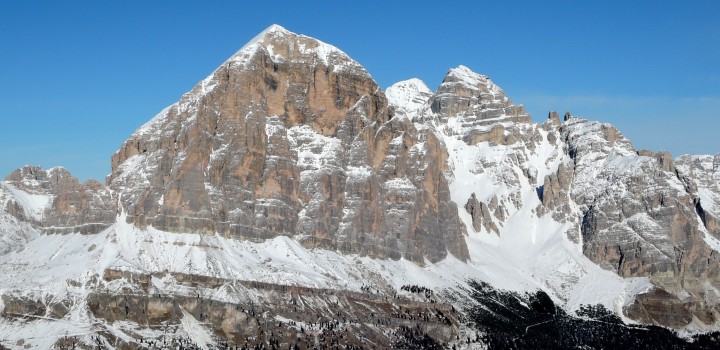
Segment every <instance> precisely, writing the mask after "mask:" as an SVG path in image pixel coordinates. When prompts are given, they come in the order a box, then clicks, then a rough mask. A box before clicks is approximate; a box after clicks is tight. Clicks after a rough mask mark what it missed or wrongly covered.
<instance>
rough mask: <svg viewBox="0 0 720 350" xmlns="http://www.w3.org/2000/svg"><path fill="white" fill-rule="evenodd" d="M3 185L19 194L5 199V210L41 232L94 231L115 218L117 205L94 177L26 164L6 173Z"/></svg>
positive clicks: (109, 223)
mask: <svg viewBox="0 0 720 350" xmlns="http://www.w3.org/2000/svg"><path fill="white" fill-rule="evenodd" d="M2 186H3V187H4V188H5V189H6V190H8V191H10V192H12V193H14V194H17V195H18V196H15V197H14V198H12V199H9V200H8V201H7V202H6V204H5V205H6V210H5V211H6V212H8V213H10V214H11V215H13V216H15V217H16V218H18V219H20V220H24V221H27V222H30V223H32V224H34V225H36V226H38V227H39V228H40V230H41V231H42V232H43V233H49V234H52V233H71V232H79V233H83V234H93V233H97V232H100V231H102V230H103V229H105V228H107V227H109V226H110V225H111V224H112V223H114V222H115V217H116V212H117V211H116V208H117V205H116V204H115V201H114V200H113V198H112V195H111V193H110V191H109V190H108V189H107V188H105V187H104V186H103V185H102V184H100V183H98V182H97V181H95V180H88V181H86V182H84V183H80V182H78V180H77V178H75V177H74V176H72V175H71V174H70V173H69V172H68V171H67V170H65V169H64V168H52V169H50V170H47V171H46V170H43V169H42V168H40V167H33V166H26V167H23V168H20V169H17V170H15V171H14V172H12V173H11V174H10V175H8V176H7V177H6V178H5V181H3V183H2Z"/></svg>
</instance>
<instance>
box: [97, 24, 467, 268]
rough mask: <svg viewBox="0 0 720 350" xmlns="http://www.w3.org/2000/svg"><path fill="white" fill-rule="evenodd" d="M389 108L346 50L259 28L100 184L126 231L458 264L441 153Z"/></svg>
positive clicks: (460, 242) (139, 137) (146, 131)
mask: <svg viewBox="0 0 720 350" xmlns="http://www.w3.org/2000/svg"><path fill="white" fill-rule="evenodd" d="M417 86H420V85H419V83H418V84H416V87H417ZM391 113H392V111H391V108H389V107H388V103H387V98H386V97H385V94H384V93H383V91H382V90H381V89H380V88H379V87H378V86H377V84H376V83H375V81H373V80H372V78H371V77H370V75H369V74H368V73H367V72H366V71H365V69H364V68H362V67H361V66H360V65H359V64H357V62H355V61H353V60H352V59H351V58H350V57H348V56H347V55H346V54H345V53H343V52H342V51H340V50H339V49H337V48H335V47H333V46H330V45H328V44H325V43H322V42H320V41H318V40H316V39H312V38H309V37H306V36H302V35H298V34H294V33H291V32H289V31H287V30H285V29H284V28H282V27H279V26H272V27H270V28H268V29H267V30H266V31H264V32H263V33H261V34H260V35H259V36H258V37H256V39H254V40H253V41H252V42H251V43H249V44H248V45H246V46H245V47H243V48H242V49H241V50H240V51H238V53H236V54H235V55H234V56H233V57H231V58H230V59H229V60H228V61H227V62H226V63H224V64H223V65H222V66H221V67H220V68H218V69H217V70H216V71H215V72H214V73H213V74H211V75H210V76H209V77H208V78H206V79H205V80H203V81H202V82H200V83H199V84H198V85H197V86H196V87H195V88H194V89H193V90H192V91H191V92H189V93H187V94H185V95H184V96H183V97H182V98H181V99H180V101H178V102H177V103H176V104H174V105H172V106H170V107H168V108H167V109H165V110H164V111H162V112H161V113H160V114H159V115H158V116H157V117H155V118H154V119H153V120H151V121H150V122H148V123H147V124H146V125H145V126H143V127H142V128H140V129H139V130H138V131H136V132H135V134H133V135H132V136H131V137H130V139H129V140H128V141H126V142H125V144H124V145H123V146H122V147H121V149H120V150H119V151H118V152H117V153H116V154H115V155H114V156H113V172H112V174H111V175H110V177H109V179H108V181H109V184H110V187H111V188H112V189H114V190H115V191H117V192H118V193H121V194H122V195H121V205H122V207H123V208H124V212H125V213H127V220H128V222H132V223H134V224H136V225H137V226H139V227H145V226H149V225H152V226H153V227H156V228H159V229H162V230H167V231H174V232H205V233H215V232H218V233H221V234H223V235H227V236H232V237H236V238H238V239H249V240H263V239H268V238H273V237H276V236H279V235H283V236H295V237H296V238H297V239H298V240H300V241H302V242H303V243H304V244H305V245H306V246H308V247H321V248H326V249H333V250H334V249H337V250H340V251H342V252H347V253H360V254H366V255H369V256H374V257H382V258H388V257H389V258H393V259H399V258H401V257H404V258H406V259H409V260H413V261H416V262H423V261H424V259H425V258H428V259H429V260H430V261H438V260H440V259H442V258H444V257H445V256H446V255H447V252H450V253H451V254H453V255H455V256H456V257H458V258H459V259H461V260H464V259H467V256H468V254H467V247H466V246H465V241H464V238H463V231H464V230H463V229H462V224H461V223H460V220H459V218H458V214H457V207H456V206H455V205H454V204H453V203H452V202H451V201H450V199H449V195H448V186H447V181H446V179H445V177H444V175H443V174H444V173H443V169H444V168H445V163H444V159H446V158H447V149H446V148H445V147H444V145H443V144H442V143H441V142H440V141H439V140H437V139H436V138H435V137H434V135H433V134H432V133H429V132H427V131H423V130H420V131H418V130H416V129H415V127H414V125H413V123H412V122H411V121H410V120H409V119H408V118H406V117H404V116H403V115H402V114H398V115H397V116H395V117H394V118H392V119H391Z"/></svg>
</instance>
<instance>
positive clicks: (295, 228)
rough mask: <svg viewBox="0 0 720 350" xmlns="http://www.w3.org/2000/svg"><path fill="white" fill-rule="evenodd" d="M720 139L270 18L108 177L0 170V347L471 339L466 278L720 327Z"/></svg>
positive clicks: (124, 151)
mask: <svg viewBox="0 0 720 350" xmlns="http://www.w3.org/2000/svg"><path fill="white" fill-rule="evenodd" d="M718 159H719V158H718V156H715V157H713V156H681V157H679V158H678V159H676V160H673V159H671V157H670V155H669V154H667V153H653V152H650V151H643V150H636V149H635V148H634V147H633V146H632V144H631V143H630V141H629V140H627V139H626V138H625V137H624V136H623V135H622V134H621V133H620V132H619V131H618V130H617V129H615V128H614V127H612V126H611V125H608V124H603V123H598V122H591V121H587V120H584V119H581V118H578V117H575V116H572V115H570V114H569V113H568V114H566V115H565V117H564V120H563V121H561V120H560V118H559V116H558V115H557V113H554V112H553V113H550V115H549V118H548V120H547V121H546V122H544V123H542V124H538V123H533V122H532V121H531V118H530V115H529V114H527V113H526V112H525V109H524V107H523V106H522V105H518V104H515V103H514V102H513V101H512V100H510V99H509V98H508V97H507V96H506V95H505V92H504V91H503V90H502V89H501V88H500V87H499V86H497V85H496V84H495V83H494V82H493V81H492V80H490V79H489V78H488V77H487V76H483V75H480V74H477V73H475V72H473V71H471V70H470V69H469V68H467V67H464V66H460V67H457V68H454V69H451V70H450V71H449V72H448V73H447V74H446V76H445V78H444V80H443V82H442V83H441V85H440V86H439V87H438V88H437V90H436V91H435V92H432V91H431V90H430V89H429V88H428V87H427V86H426V85H425V83H423V82H422V81H420V80H418V79H410V80H407V81H403V82H399V83H396V84H394V85H393V86H391V87H389V88H387V89H386V90H385V91H383V90H382V89H381V88H380V87H379V86H378V85H377V84H376V83H375V82H374V81H373V79H372V78H371V76H370V74H369V73H368V72H367V71H366V70H365V69H364V68H363V67H362V66H360V65H359V64H358V63H357V62H355V61H354V60H352V59H351V58H350V57H348V56H347V55H346V54H345V53H343V52H342V51H341V50H339V49H337V48H335V47H333V46H331V45H328V44H325V43H322V42H320V41H318V40H316V39H313V38H309V37H306V36H303V35H298V34H295V33H292V32H289V31H287V30H286V29H284V28H282V27H280V26H277V25H273V26H271V27H270V28H268V29H266V30H265V31H263V32H262V33H260V34H259V35H258V36H257V37H256V38H254V39H253V40H252V41H251V42H249V43H248V44H247V45H245V46H244V47H243V48H241V49H240V50H239V51H238V52H237V53H236V54H235V55H233V56H232V57H231V58H230V59H229V60H228V61H226V62H225V63H223V64H222V65H221V66H220V67H219V68H218V69H216V70H215V71H214V72H213V73H212V74H211V75H210V76H208V77H207V78H206V79H204V80H203V81H201V82H200V83H198V84H197V85H196V86H195V87H194V88H193V89H192V90H191V91H190V92H188V93H186V94H185V95H183V96H182V97H181V98H180V100H179V101H178V102H177V103H175V104H173V105H171V106H169V107H168V108H166V109H164V110H163V111H161V112H160V113H159V114H158V115H157V116H156V117H154V118H152V119H151V120H150V121H149V122H148V123H146V124H145V125H143V126H142V127H140V128H139V129H138V130H137V131H136V132H135V133H134V134H133V135H131V136H130V138H129V139H128V140H127V141H126V142H125V143H124V144H123V145H122V146H121V148H120V149H119V150H118V152H116V153H115V154H114V155H113V156H112V173H111V174H110V175H109V176H108V179H107V184H106V186H103V185H101V184H99V183H96V182H87V183H83V184H80V183H78V181H77V180H76V179H74V178H73V177H72V176H71V175H70V174H69V173H67V171H66V170H64V169H62V168H53V169H50V170H47V171H46V170H42V169H39V168H35V167H26V168H22V169H19V170H17V171H16V172H14V173H13V174H11V175H9V176H8V177H7V178H6V179H5V181H2V182H1V183H0V209H1V210H0V253H1V254H0V271H2V275H3V276H5V277H6V278H4V279H2V281H0V294H2V300H1V301H0V309H2V310H3V317H2V318H0V334H1V335H0V344H2V345H3V346H5V347H9V348H42V349H45V348H51V347H53V346H55V347H58V348H63V347H68V348H69V347H71V346H73V345H78V346H79V345H82V346H95V345H97V346H101V347H106V348H137V347H161V346H168V347H169V346H180V347H182V346H187V347H189V346H190V344H191V343H193V344H195V345H196V346H199V347H201V348H209V347H214V346H221V345H223V344H232V345H247V346H253V345H258V344H264V345H266V346H271V345H276V346H279V347H290V346H294V345H297V346H298V347H301V348H307V347H312V346H319V347H322V346H331V345H332V344H343V346H346V347H348V346H350V345H353V346H354V345H358V346H359V345H362V346H364V347H377V348H385V347H389V346H393V347H410V348H412V347H418V346H427V347H429V346H430V345H431V344H435V345H437V344H448V345H449V346H453V345H454V346H459V347H469V346H474V345H472V344H470V343H471V342H470V336H472V337H473V339H476V336H475V333H476V330H477V329H475V328H473V325H472V324H471V323H468V321H467V319H468V317H467V314H466V312H469V311H467V310H469V309H470V308H469V307H468V306H467V305H468V302H466V301H467V300H472V296H473V295H474V294H473V293H472V291H471V290H472V288H471V287H469V285H468V282H469V281H471V280H473V281H481V282H485V283H487V284H488V285H491V286H492V287H494V288H497V289H502V290H509V291H514V292H519V293H524V292H534V291H537V290H541V291H543V292H544V293H547V295H549V296H550V298H551V299H552V301H553V302H554V303H555V304H557V305H559V306H560V307H561V308H563V309H564V310H566V311H567V312H574V311H575V310H579V309H581V307H582V306H584V305H597V304H600V305H603V306H604V307H605V308H607V309H608V310H610V311H612V312H613V313H615V314H616V315H618V316H620V317H621V318H622V319H623V320H624V321H625V322H628V323H641V324H656V325H661V326H665V327H670V328H673V329H677V330H682V331H684V332H688V333H693V332H702V331H710V330H717V329H718V321H717V318H718V311H720V308H719V307H718V305H719V304H720V292H719V291H718V288H720V277H719V274H718V267H719V266H718V264H720V260H719V259H718V252H719V251H720V240H719V239H720V221H718V220H719V219H718V218H720V209H718V208H720V177H719V175H718V174H719V172H718V164H720V161H718ZM464 300H465V301H464ZM518 300H520V299H518ZM526 333H527V331H526ZM465 338H467V339H468V340H467V341H463V340H464V339H465ZM477 339H478V340H479V339H480V337H479V336H478V337H477ZM162 342H165V343H164V345H163V343H162ZM170 344H173V345H170Z"/></svg>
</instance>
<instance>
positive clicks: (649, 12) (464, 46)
mask: <svg viewBox="0 0 720 350" xmlns="http://www.w3.org/2000/svg"><path fill="white" fill-rule="evenodd" d="M0 6H2V11H0V47H1V50H2V51H0V82H2V84H0V177H4V176H5V174H8V173H9V172H10V171H12V170H13V169H15V168H17V167H20V166H22V165H24V164H37V165H41V166H43V167H51V166H57V165H62V166H64V167H66V168H68V169H69V170H70V171H71V172H72V173H73V174H75V175H76V176H78V177H79V178H80V179H82V180H84V179H89V178H95V179H99V180H101V181H102V180H103V179H104V177H105V175H107V174H108V173H109V172H110V155H111V154H112V153H113V152H114V151H116V150H117V149H118V148H119V146H120V145H121V144H122V142H123V141H124V140H125V139H126V138H127V137H128V136H129V135H130V134H131V133H132V132H133V131H134V130H135V129H136V128H138V127H139V126H140V125H142V124H143V123H144V122H145V121H147V120H149V119H150V118H152V117H153V116H154V115H155V114H156V113H157V112H159V111H160V110H161V109H162V108H164V107H165V106H167V105H169V104H172V103H173V102H175V101H176V100H177V99H178V98H179V97H180V96H181V95H182V94H183V93H184V92H186V91H188V90H190V89H191V88H192V86H193V85H194V84H195V83H196V82H198V81H199V80H201V79H203V78H204V77H205V76H207V75H208V74H209V73H210V72H212V71H213V70H214V69H215V68H216V67H217V66H219V65H220V64H221V63H222V62H223V61H224V60H225V59H227V58H228V57H230V56H231V55H232V54H233V53H234V52H235V51H237V50H238V49H239V48H240V47H242V46H243V44H244V43H245V42H247V41H248V40H250V39H251V38H252V37H253V36H255V35H256V34H257V33H258V32H260V31H262V30H263V29H264V28H266V27H267V26H269V25H271V24H273V23H277V24H280V25H282V26H284V27H285V28H287V29H289V30H291V31H294V32H297V33H302V34H306V35H309V36H313V37H316V38H318V39H320V40H322V41H325V42H328V43H330V44H333V45H335V46H338V47H339V48H340V49H342V50H343V51H345V52H347V53H348V54H349V55H350V56H351V57H353V58H354V59H355V60H357V61H358V62H360V63H361V64H362V65H364V66H365V68H367V70H368V71H369V72H370V74H372V75H373V77H374V78H375V80H376V81H377V82H378V83H379V84H380V85H381V86H382V87H383V88H385V87H387V86H389V85H390V84H392V83H393V82H396V81H399V80H404V79H408V78H412V77H418V78H420V79H423V80H424V81H425V82H426V83H427V84H428V85H429V86H430V88H431V89H435V88H436V87H437V85H438V84H439V83H440V81H441V80H442V78H443V76H444V75H445V73H446V72H447V70H448V69H450V68H452V67H456V66H458V65H461V64H463V65H466V66H468V67H470V68H471V69H473V70H474V71H476V72H478V73H482V74H486V75H489V76H490V77H491V78H492V79H493V80H494V81H495V82H496V83H498V85H500V86H501V87H503V88H504V89H505V91H506V93H507V94H508V95H509V96H510V98H511V99H513V100H514V101H515V102H517V103H522V104H525V105H526V107H527V109H528V111H529V112H530V113H532V114H533V117H534V119H535V120H537V121H541V120H543V119H544V118H545V116H546V115H547V112H548V111H549V110H557V111H558V112H560V113H561V114H562V113H564V112H565V111H571V112H573V114H576V115H581V116H584V117H587V118H589V119H594V120H601V121H604V122H610V123H613V124H615V125H616V126H617V127H618V128H619V129H620V130H621V131H622V132H623V133H624V134H625V135H626V136H628V137H629V138H630V139H631V140H632V141H633V142H634V143H635V144H636V146H637V147H639V148H647V149H652V150H660V149H665V150H669V151H670V152H671V153H672V154H673V155H679V154H682V153H717V152H719V151H720V140H719V139H718V135H720V123H718V120H720V20H718V18H720V1H686V2H679V1H567V2H553V1H503V2H499V1H492V2H489V1H467V2H466V1H450V2H442V3H441V2H424V1H413V2H409V1H408V2H400V1H387V2H383V1H364V2H357V1H341V2H331V1H273V2H272V3H267V2H262V3H261V2H239V1H214V2H210V1H114V2H111V1H73V2H60V1H45V2H43V1H13V0H2V1H0Z"/></svg>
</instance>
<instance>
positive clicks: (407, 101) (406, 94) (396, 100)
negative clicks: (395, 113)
mask: <svg viewBox="0 0 720 350" xmlns="http://www.w3.org/2000/svg"><path fill="white" fill-rule="evenodd" d="M385 96H386V97H387V99H388V104H389V105H391V106H394V107H396V108H397V109H398V110H399V111H401V112H402V113H405V114H406V115H407V116H413V115H415V114H417V113H418V112H419V111H421V110H422V109H423V108H425V107H428V105H429V102H430V97H431V96H432V91H430V89H429V88H428V87H427V85H425V83H424V82H423V81H422V80H420V79H417V78H412V79H408V80H404V81H400V82H397V83H395V84H393V85H392V86H390V87H388V88H387V89H386V90H385Z"/></svg>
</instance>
